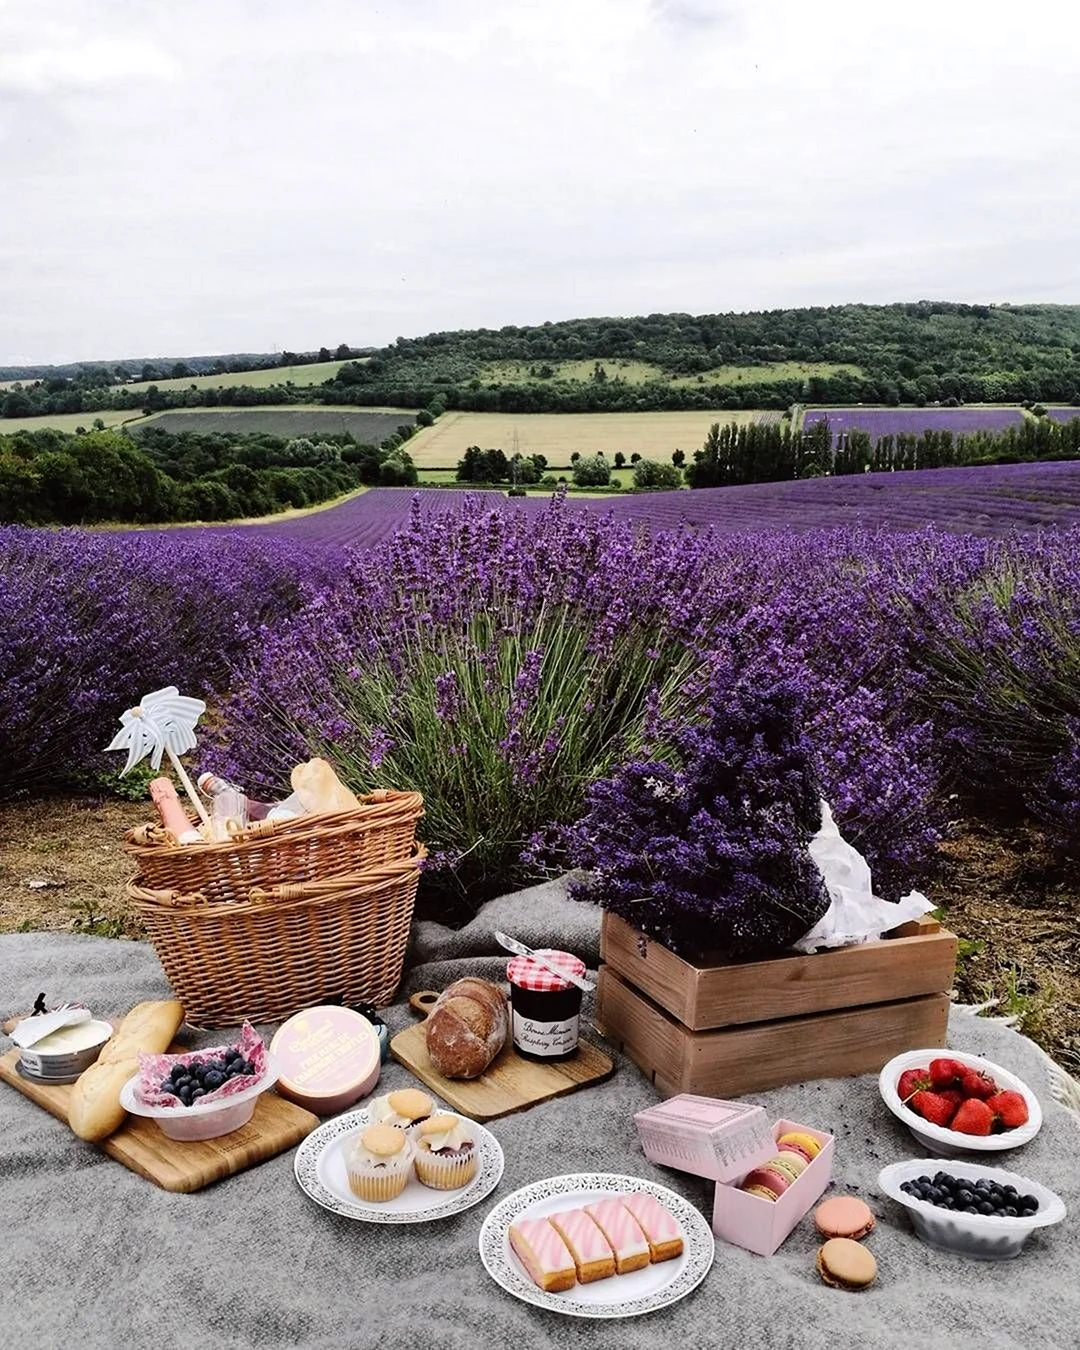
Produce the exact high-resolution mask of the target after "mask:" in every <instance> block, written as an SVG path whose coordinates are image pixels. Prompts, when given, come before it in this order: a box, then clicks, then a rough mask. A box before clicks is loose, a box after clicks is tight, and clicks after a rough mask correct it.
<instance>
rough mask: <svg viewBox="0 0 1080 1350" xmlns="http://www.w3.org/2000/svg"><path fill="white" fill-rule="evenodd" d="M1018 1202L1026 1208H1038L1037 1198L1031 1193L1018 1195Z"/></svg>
mask: <svg viewBox="0 0 1080 1350" xmlns="http://www.w3.org/2000/svg"><path fill="white" fill-rule="evenodd" d="M1020 1204H1022V1205H1023V1206H1024V1208H1025V1209H1027V1208H1028V1207H1029V1206H1030V1208H1031V1209H1038V1208H1039V1202H1038V1200H1036V1199H1035V1197H1034V1196H1033V1195H1022V1196H1021V1197H1020Z"/></svg>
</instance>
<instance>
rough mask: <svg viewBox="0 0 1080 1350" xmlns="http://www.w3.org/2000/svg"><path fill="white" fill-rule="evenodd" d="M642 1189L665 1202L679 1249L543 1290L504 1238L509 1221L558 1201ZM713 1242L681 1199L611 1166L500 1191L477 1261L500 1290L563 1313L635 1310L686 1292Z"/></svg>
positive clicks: (581, 1201)
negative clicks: (624, 1269)
mask: <svg viewBox="0 0 1080 1350" xmlns="http://www.w3.org/2000/svg"><path fill="white" fill-rule="evenodd" d="M631 1191H647V1192H648V1193H649V1194H650V1195H651V1196H654V1197H655V1198H656V1199H657V1200H659V1201H660V1203H661V1204H662V1205H665V1206H666V1207H667V1209H669V1210H670V1211H671V1213H672V1214H673V1215H674V1216H675V1218H676V1219H677V1220H678V1221H679V1225H680V1227H681V1228H682V1231H683V1253H682V1255H681V1256H679V1257H676V1259H675V1260H674V1261H661V1262H659V1263H658V1264H657V1265H654V1266H647V1267H646V1268H645V1269H644V1270H635V1271H632V1272H631V1273H630V1274H629V1275H612V1276H610V1277H609V1278H608V1279H606V1280H594V1281H593V1283H592V1284H576V1285H574V1287H573V1289H567V1290H566V1291H565V1292H563V1293H559V1294H549V1293H546V1292H545V1291H544V1290H543V1289H539V1288H538V1287H537V1286H536V1285H535V1284H533V1282H532V1280H531V1279H530V1278H529V1275H528V1273H527V1272H526V1270H525V1267H524V1266H523V1265H522V1264H521V1262H520V1261H519V1260H518V1258H517V1256H516V1255H515V1253H514V1250H513V1248H512V1247H511V1246H510V1238H509V1230H510V1225H511V1224H512V1223H514V1222H515V1221H516V1220H517V1219H524V1218H528V1219H538V1218H541V1217H543V1215H545V1214H557V1213H558V1212H559V1211H560V1210H563V1209H576V1208H577V1207H579V1206H580V1205H588V1204H591V1203H592V1202H593V1201H594V1200H603V1199H605V1198H606V1197H608V1196H613V1195H626V1194H628V1193H629V1192H631ZM715 1252H716V1243H715V1241H714V1240H713V1235H712V1229H711V1228H710V1227H709V1225H708V1223H707V1222H706V1221H705V1218H704V1217H703V1215H702V1214H701V1213H700V1211H699V1210H697V1209H695V1208H694V1206H693V1205H692V1204H691V1203H690V1202H689V1200H684V1199H683V1197H682V1196H681V1195H677V1194H676V1193H675V1192H674V1191H670V1190H668V1188H667V1187H666V1186H659V1185H657V1183H656V1182H655V1181H645V1180H644V1179H643V1178H642V1177H627V1176H619V1175H616V1174H614V1173H611V1172H574V1173H571V1174H570V1175H568V1176H562V1177H549V1178H548V1179H547V1180H546V1181H534V1182H533V1183H532V1184H531V1185H529V1186H522V1188H521V1189H520V1190H518V1191H515V1192H514V1193H513V1195H508V1196H507V1197H506V1199H505V1200H500V1201H499V1203H498V1204H497V1205H496V1206H495V1207H494V1208H493V1209H492V1210H491V1211H490V1213H489V1214H488V1216H487V1218H486V1219H485V1220H484V1224H483V1227H482V1228H481V1229H480V1260H481V1261H482V1262H483V1263H484V1269H485V1270H486V1271H487V1273H488V1274H489V1275H490V1276H491V1278H492V1279H493V1280H494V1281H495V1283H496V1284H499V1285H501V1286H502V1287H503V1288H504V1289H505V1290H506V1292H507V1293H508V1294H513V1295H514V1297H515V1298H519V1299H521V1300H522V1302H524V1303H531V1304H533V1306H534V1307H537V1308H547V1309H548V1310H549V1311H550V1312H557V1313H565V1314H567V1315H568V1316H571V1317H639V1316H640V1315H641V1314H642V1313H650V1312H655V1311H656V1310H657V1309H658V1308H666V1307H668V1306H669V1305H670V1304H672V1303H677V1302H678V1301H679V1299H681V1298H685V1297H686V1295H687V1294H689V1293H691V1292H692V1291H693V1290H694V1289H696V1288H697V1286H698V1285H699V1284H700V1283H701V1281H702V1280H703V1279H704V1278H705V1276H706V1275H707V1274H708V1273H709V1269H710V1267H711V1266H712V1263H713V1256H714V1255H715Z"/></svg>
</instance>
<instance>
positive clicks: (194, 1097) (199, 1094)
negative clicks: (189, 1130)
mask: <svg viewBox="0 0 1080 1350" xmlns="http://www.w3.org/2000/svg"><path fill="white" fill-rule="evenodd" d="M205 1096H206V1090H205V1088H196V1089H195V1091H194V1092H193V1093H192V1094H191V1103H192V1105H194V1104H195V1103H196V1102H197V1101H198V1100H199V1098H200V1097H205Z"/></svg>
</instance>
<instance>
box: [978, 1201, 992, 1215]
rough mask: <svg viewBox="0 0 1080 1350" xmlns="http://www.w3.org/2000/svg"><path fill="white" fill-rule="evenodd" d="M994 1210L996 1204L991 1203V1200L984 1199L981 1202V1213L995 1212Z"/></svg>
mask: <svg viewBox="0 0 1080 1350" xmlns="http://www.w3.org/2000/svg"><path fill="white" fill-rule="evenodd" d="M993 1212H994V1206H993V1205H992V1204H991V1203H990V1201H989V1200H982V1201H980V1202H979V1213H980V1214H993Z"/></svg>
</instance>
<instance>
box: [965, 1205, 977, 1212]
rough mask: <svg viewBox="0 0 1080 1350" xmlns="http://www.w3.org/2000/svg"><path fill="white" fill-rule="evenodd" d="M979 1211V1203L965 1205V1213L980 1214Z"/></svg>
mask: <svg viewBox="0 0 1080 1350" xmlns="http://www.w3.org/2000/svg"><path fill="white" fill-rule="evenodd" d="M978 1212H979V1207H978V1206H977V1205H965V1206H964V1213H965V1214H978Z"/></svg>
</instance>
